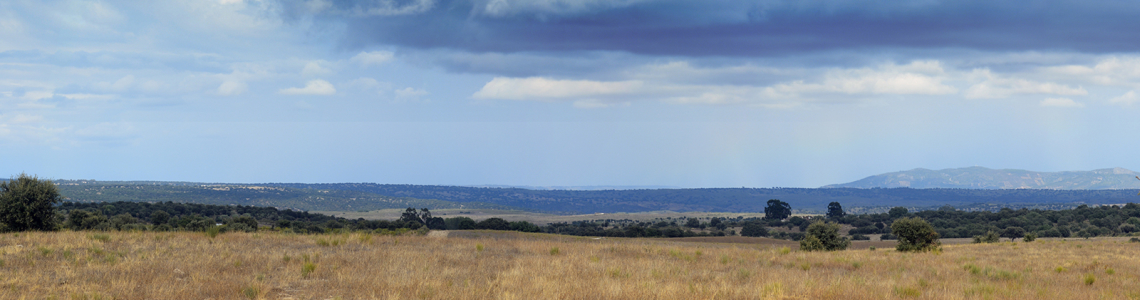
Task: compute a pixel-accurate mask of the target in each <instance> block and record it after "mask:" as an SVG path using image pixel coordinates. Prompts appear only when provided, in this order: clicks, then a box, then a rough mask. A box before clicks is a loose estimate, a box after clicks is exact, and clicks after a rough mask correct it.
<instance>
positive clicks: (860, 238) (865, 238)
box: [851, 234, 871, 241]
mask: <svg viewBox="0 0 1140 300" xmlns="http://www.w3.org/2000/svg"><path fill="white" fill-rule="evenodd" d="M851 240H852V241H869V240H871V237H869V236H865V235H862V234H852V235H851Z"/></svg>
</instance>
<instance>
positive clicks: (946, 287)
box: [0, 231, 1140, 299]
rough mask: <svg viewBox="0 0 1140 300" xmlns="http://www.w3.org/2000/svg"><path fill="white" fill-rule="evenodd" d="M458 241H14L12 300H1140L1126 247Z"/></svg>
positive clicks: (10, 238) (7, 282) (7, 284)
mask: <svg viewBox="0 0 1140 300" xmlns="http://www.w3.org/2000/svg"><path fill="white" fill-rule="evenodd" d="M451 233H452V234H451V236H452V237H448V238H441V237H439V236H436V237H429V236H383V235H371V234H362V233H351V234H325V235H297V234H288V233H275V232H259V233H225V234H221V235H218V236H217V237H215V238H212V239H211V238H209V237H207V236H206V235H205V234H202V233H192V232H176V233H155V232H108V233H101V232H70V231H63V232H25V233H19V234H13V233H9V234H3V235H0V260H2V262H0V298H2V299H96V298H98V299H250V298H253V299H892V298H915V299H1140V280H1138V279H1140V278H1138V277H1140V257H1138V256H1137V255H1136V254H1137V250H1138V249H1140V244H1137V243H1128V242H1123V241H1119V240H1068V241H1057V240H1053V241H1037V242H1032V243H1023V242H1017V243H1011V242H1001V243H996V244H964V245H946V246H944V247H943V249H942V251H941V252H935V253H899V252H895V251H892V250H890V249H881V248H880V249H878V250H874V251H871V250H847V251H839V252H826V253H825V252H801V251H796V250H793V249H784V248H783V246H779V245H777V246H772V245H763V244H727V243H695V242H671V241H662V240H643V239H623V238H618V239H613V238H605V239H593V238H581V237H561V236H550V235H545V234H523V233H505V234H495V235H488V236H474V237H470V238H457V237H455V236H456V235H455V233H456V232H455V231H452V232H451ZM97 235H103V236H97ZM1089 276H1092V277H1093V278H1094V282H1092V283H1091V284H1086V283H1087V281H1086V279H1087V278H1088V277H1089Z"/></svg>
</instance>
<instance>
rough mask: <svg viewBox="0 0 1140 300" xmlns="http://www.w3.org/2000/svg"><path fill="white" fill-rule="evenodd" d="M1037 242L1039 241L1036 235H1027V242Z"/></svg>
mask: <svg viewBox="0 0 1140 300" xmlns="http://www.w3.org/2000/svg"><path fill="white" fill-rule="evenodd" d="M1036 240H1037V234H1036V233H1032V232H1030V233H1028V234H1025V242H1032V241H1036Z"/></svg>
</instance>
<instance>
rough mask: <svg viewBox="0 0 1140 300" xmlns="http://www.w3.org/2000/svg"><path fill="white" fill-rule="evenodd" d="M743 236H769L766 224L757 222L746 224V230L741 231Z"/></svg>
mask: <svg viewBox="0 0 1140 300" xmlns="http://www.w3.org/2000/svg"><path fill="white" fill-rule="evenodd" d="M740 235H742V236H768V228H765V227H764V224H763V223H761V222H757V221H752V222H747V223H744V228H741V229H740Z"/></svg>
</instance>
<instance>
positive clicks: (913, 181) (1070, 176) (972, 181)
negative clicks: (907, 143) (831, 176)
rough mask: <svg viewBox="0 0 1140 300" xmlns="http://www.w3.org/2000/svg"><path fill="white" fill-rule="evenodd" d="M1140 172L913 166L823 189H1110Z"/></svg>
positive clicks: (1139, 185) (1129, 184) (1127, 185)
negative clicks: (934, 168) (1042, 170)
mask: <svg viewBox="0 0 1140 300" xmlns="http://www.w3.org/2000/svg"><path fill="white" fill-rule="evenodd" d="M1137 175H1140V173H1137V172H1134V171H1132V170H1128V169H1124V168H1111V169H1097V170H1092V171H1066V172H1036V171H1027V170H1016V169H989V168H984V167H968V168H957V169H942V170H929V169H922V168H918V169H913V170H907V171H899V172H891V173H885V174H879V175H873V176H868V177H867V178H863V179H860V180H856V181H853V182H849V183H843V184H831V185H826V186H823V188H863V189H868V188H899V187H908V188H916V189H928V188H951V189H1051V190H1110V189H1140V180H1137V179H1136V176H1137Z"/></svg>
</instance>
